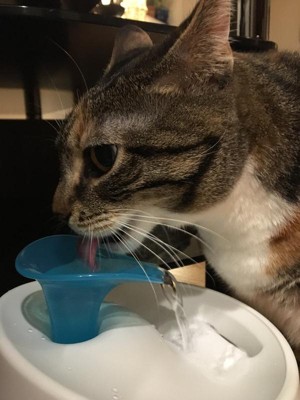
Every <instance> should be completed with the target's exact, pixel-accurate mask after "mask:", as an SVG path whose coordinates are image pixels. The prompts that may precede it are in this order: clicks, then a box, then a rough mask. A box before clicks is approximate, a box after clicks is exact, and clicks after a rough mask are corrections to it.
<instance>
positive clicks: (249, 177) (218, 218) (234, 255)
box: [184, 163, 292, 295]
mask: <svg viewBox="0 0 300 400" xmlns="http://www.w3.org/2000/svg"><path fill="white" fill-rule="evenodd" d="M291 211H292V210H291V207H290V206H289V205H288V204H287V203H286V202H285V201H284V200H283V199H282V198H280V197H279V196H277V195H275V194H272V193H269V192H267V191H266V190H265V189H264V188H263V186H262V185H261V183H260V182H259V181H258V180H257V179H256V178H255V177H254V175H253V168H252V166H251V163H249V164H248V165H247V167H246V168H245V170H244V172H243V174H242V176H241V178H240V179H239V181H238V182H237V184H236V186H235V188H234V189H233V191H232V192H231V193H230V195H229V196H228V197H227V198H226V200H224V201H222V202H220V203H219V204H217V205H216V206H214V207H212V208H210V209H209V210H207V211H205V212H201V213H199V214H198V215H193V216H192V218H191V216H188V215H186V216H185V217H184V218H185V219H187V220H190V221H191V222H194V223H196V224H200V225H202V226H204V227H206V228H209V229H211V230H213V231H215V232H216V233H218V235H220V236H222V237H220V236H218V235H214V234H212V233H209V232H207V231H204V230H203V231H202V230H200V233H201V236H202V237H203V239H204V240H205V241H206V242H207V243H208V244H209V246H210V247H211V248H212V249H213V250H212V251H211V250H210V249H209V248H204V253H205V256H206V257H207V259H208V261H209V262H210V263H211V265H212V266H213V267H214V269H215V270H216V271H217V273H219V274H220V276H221V277H223V279H225V281H227V283H229V284H230V285H231V286H232V287H233V288H236V289H237V288H238V290H239V291H241V292H243V293H244V294H245V295H246V294H248V295H251V294H252V291H255V289H257V288H258V287H263V286H264V285H266V284H268V283H270V281H271V279H272V277H270V276H268V275H267V274H266V273H265V272H264V270H265V268H266V267H267V266H268V264H269V256H270V249H269V240H270V239H271V238H272V237H274V236H275V235H276V232H277V231H278V229H279V227H280V226H281V225H282V223H284V221H286V219H287V217H288V216H289V214H290V212H291Z"/></svg>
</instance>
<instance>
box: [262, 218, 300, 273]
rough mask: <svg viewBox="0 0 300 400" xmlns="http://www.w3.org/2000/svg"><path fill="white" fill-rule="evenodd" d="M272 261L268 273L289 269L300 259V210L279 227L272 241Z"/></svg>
mask: <svg viewBox="0 0 300 400" xmlns="http://www.w3.org/2000/svg"><path fill="white" fill-rule="evenodd" d="M270 248H271V254H272V256H271V262H270V265H269V266H268V268H267V269H266V272H267V274H269V275H276V274H277V273H280V272H281V271H282V270H284V269H289V268H291V267H293V266H294V265H296V264H297V263H298V262H299V260H300V210H299V211H297V212H295V214H294V215H293V216H292V217H291V219H290V220H289V221H288V222H287V223H286V224H285V225H284V226H282V227H281V228H280V229H279V232H278V233H277V235H276V236H274V237H273V238H272V239H271V241H270Z"/></svg>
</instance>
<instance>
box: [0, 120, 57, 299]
mask: <svg viewBox="0 0 300 400" xmlns="http://www.w3.org/2000/svg"><path fill="white" fill-rule="evenodd" d="M55 135H56V132H55V130H54V129H53V128H52V127H51V126H49V125H48V123H47V122H46V121H0V182H1V192H0V221H1V245H0V265H1V280H0V294H3V293H4V292H5V291H7V290H8V289H10V288H12V287H14V286H16V285H18V284H20V283H22V282H25V281H26V280H25V279H23V278H22V277H20V276H19V275H18V274H17V273H16V272H15V269H14V260H15V257H16V255H17V254H18V252H19V251H20V250H21V249H22V248H23V247H24V246H25V245H26V244H28V243H29V242H31V241H32V240H35V239H38V238H39V237H42V236H45V235H47V234H50V233H55V232H58V231H60V230H64V228H63V227H61V226H59V224H58V222H57V221H56V220H55V219H54V218H53V215H52V212H51V201H52V196H53V193H54V189H55V186H56V183H57V180H58V161H57V157H56V150H55V146H54V139H55Z"/></svg>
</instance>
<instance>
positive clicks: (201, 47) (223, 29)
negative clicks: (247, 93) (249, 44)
mask: <svg viewBox="0 0 300 400" xmlns="http://www.w3.org/2000/svg"><path fill="white" fill-rule="evenodd" d="M230 14H231V0H200V1H199V2H198V3H197V5H196V7H195V8H194V10H193V12H192V14H191V15H190V17H189V18H188V19H187V20H186V21H185V22H183V24H182V25H181V26H180V27H179V30H178V32H179V35H178V37H177V39H176V40H175V42H174V43H173V44H172V46H171V47H170V48H169V49H168V51H167V53H166V54H165V57H164V59H163V60H162V61H163V64H164V65H166V66H167V68H166V67H165V69H167V70H168V75H165V74H164V75H163V76H162V77H161V79H158V81H157V82H156V85H155V86H156V89H157V90H159V91H160V92H166V91H171V92H172V91H176V88H177V89H178V90H180V88H181V86H182V85H183V84H187V85H189V83H188V82H189V78H191V77H193V82H194V83H196V79H197V78H199V79H201V78H204V77H207V76H210V77H211V76H214V75H216V76H222V75H224V74H226V75H228V73H230V72H231V71H232V68H233V55H232V51H231V48H230V44H229V32H230ZM191 79H192V78H191ZM183 80H184V81H185V82H183Z"/></svg>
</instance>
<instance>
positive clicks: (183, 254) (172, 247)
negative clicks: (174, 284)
mask: <svg viewBox="0 0 300 400" xmlns="http://www.w3.org/2000/svg"><path fill="white" fill-rule="evenodd" d="M127 226H128V227H129V228H131V229H132V227H134V226H133V225H130V224H127ZM134 228H135V229H136V230H137V231H139V232H140V233H144V234H145V236H146V235H148V236H149V235H150V236H151V237H154V238H155V240H156V241H159V242H160V243H162V244H163V245H165V246H166V247H168V249H170V250H171V251H172V253H173V254H176V252H178V253H180V254H181V255H182V256H184V258H185V259H187V260H190V261H191V262H192V263H194V264H197V261H196V260H195V259H194V258H192V257H191V256H189V255H188V254H187V253H185V252H183V251H181V250H179V249H176V247H174V246H171V245H170V244H169V243H165V242H164V241H163V240H161V239H160V238H158V237H157V236H155V235H154V234H152V233H148V232H147V231H145V230H144V229H142V228H138V229H137V228H136V227H134ZM148 236H147V237H148ZM176 256H177V254H176ZM177 257H178V256H177ZM178 260H179V261H180V262H181V266H184V264H183V262H182V260H181V259H180V258H179V257H178Z"/></svg>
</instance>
